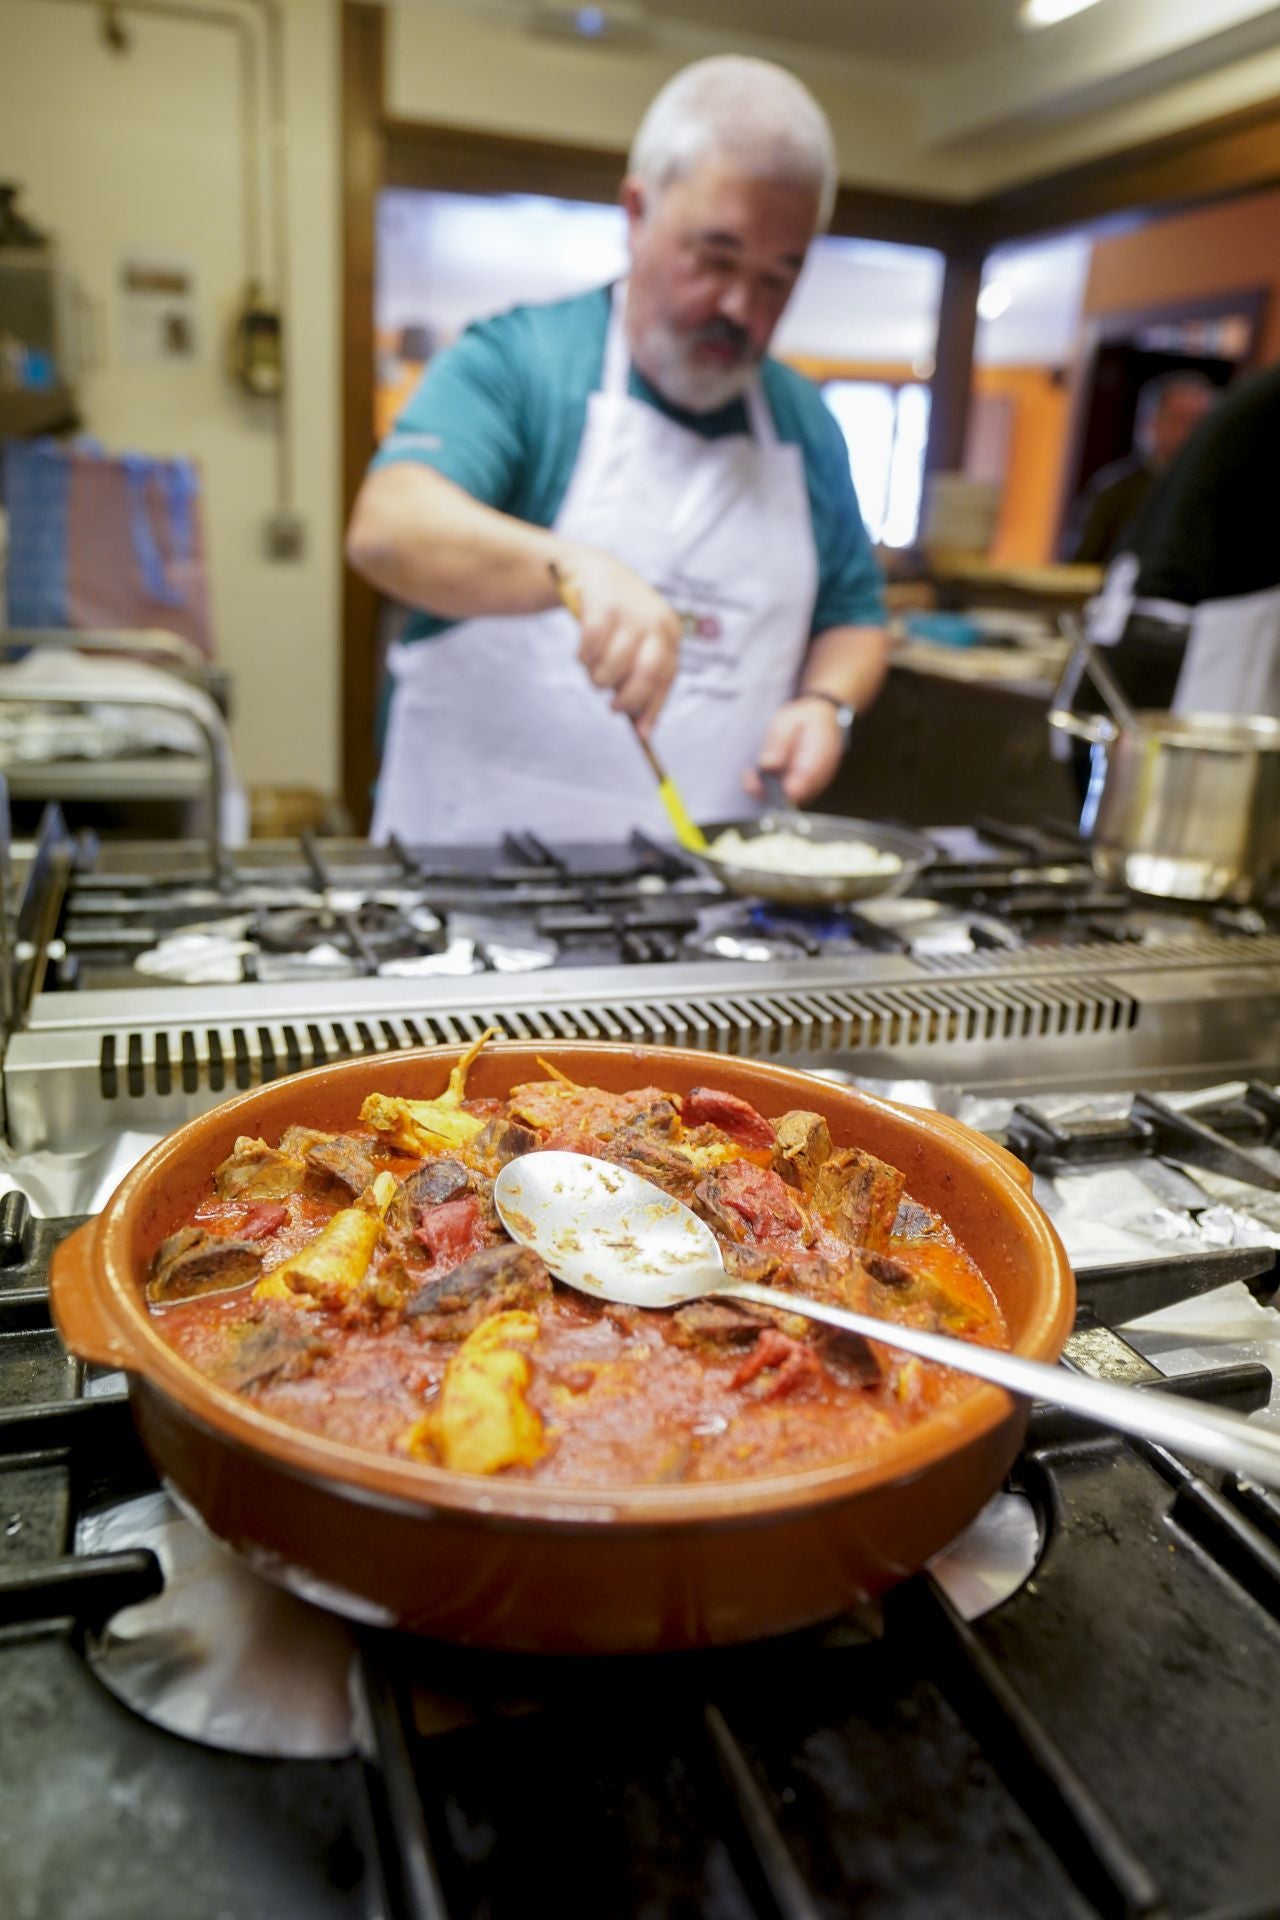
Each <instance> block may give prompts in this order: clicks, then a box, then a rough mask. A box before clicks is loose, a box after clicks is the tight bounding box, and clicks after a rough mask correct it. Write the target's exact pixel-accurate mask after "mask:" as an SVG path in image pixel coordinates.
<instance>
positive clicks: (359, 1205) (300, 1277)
mask: <svg viewBox="0 0 1280 1920" xmlns="http://www.w3.org/2000/svg"><path fill="white" fill-rule="evenodd" d="M395 1190H396V1181H395V1175H394V1174H390V1173H380V1174H379V1175H378V1177H377V1179H376V1180H374V1182H373V1184H372V1185H371V1186H369V1187H367V1188H366V1189H365V1191H364V1192H363V1193H362V1194H361V1195H360V1198H359V1199H358V1200H357V1201H356V1203H355V1205H354V1206H351V1207H341V1208H340V1209H339V1210H338V1212H337V1213H335V1214H334V1215H333V1218H332V1219H331V1220H330V1221H329V1223H328V1225H327V1226H324V1227H322V1228H321V1229H320V1231H319V1233H318V1234H317V1235H316V1237H315V1239H314V1240H308V1242H307V1244H306V1246H305V1247H300V1248H299V1250H298V1252H297V1253H294V1254H291V1255H290V1256H289V1258H288V1259H287V1260H284V1261H282V1262H281V1263H280V1265H279V1266H278V1267H273V1268H272V1269H271V1271H270V1273H268V1274H265V1275H264V1276H263V1278H262V1279H261V1280H259V1282H258V1284H257V1286H256V1287H255V1288H254V1290H253V1297H254V1299H255V1300H290V1301H292V1302H293V1304H294V1305H295V1306H320V1305H322V1304H323V1303H324V1301H325V1300H333V1299H335V1298H337V1299H345V1298H346V1297H347V1296H348V1295H349V1294H352V1293H354V1292H355V1290H356V1288H357V1287H358V1286H359V1285H360V1282H361V1281H362V1280H363V1279H364V1276H365V1274H366V1273H367V1272H368V1270H369V1262H370V1261H371V1260H372V1258H373V1250H374V1248H375V1247H376V1246H377V1244H378V1236H379V1234H380V1233H381V1232H382V1216H383V1214H384V1213H385V1212H386V1210H387V1208H388V1206H389V1205H390V1203H391V1200H392V1197H393V1195H394V1194H395Z"/></svg>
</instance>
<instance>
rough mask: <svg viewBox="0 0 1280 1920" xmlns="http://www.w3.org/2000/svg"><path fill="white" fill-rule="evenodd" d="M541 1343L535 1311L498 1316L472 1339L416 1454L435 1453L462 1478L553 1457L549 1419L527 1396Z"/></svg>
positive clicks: (414, 1445)
mask: <svg viewBox="0 0 1280 1920" xmlns="http://www.w3.org/2000/svg"><path fill="white" fill-rule="evenodd" d="M537 1337H538V1322H537V1320H536V1319H535V1318H534V1316H533V1314H531V1313H521V1312H518V1311H517V1312H509V1313H495V1314H493V1315H491V1316H490V1318H489V1319H487V1320H484V1321H482V1322H481V1323H480V1325H479V1326H478V1327H477V1328H476V1329H475V1331H474V1332H473V1333H470V1334H468V1336H467V1338H466V1339H465V1340H464V1341H463V1343H462V1345H461V1347H460V1348H459V1349H458V1351H457V1353H455V1354H454V1356H453V1359H452V1360H451V1361H450V1362H449V1365H448V1368H447V1369H446V1371H445V1376H444V1383H443V1385H442V1386H441V1389H440V1405H439V1408H438V1409H437V1411H436V1412H435V1413H434V1414H429V1415H428V1416H427V1418H426V1419H425V1420H422V1421H419V1422H418V1424H417V1426H415V1427H414V1428H413V1429H412V1431H411V1432H410V1434H409V1436H408V1447H409V1451H410V1452H411V1453H415V1454H417V1455H418V1456H419V1457H420V1458H421V1457H423V1455H426V1456H427V1457H428V1458H429V1457H431V1455H433V1454H434V1455H435V1457H437V1458H438V1459H439V1461H440V1464H441V1465H442V1466H445V1467H452V1468H453V1469H454V1470H455V1472H458V1473H501V1472H502V1470H503V1469H504V1468H505V1467H529V1466H532V1465H533V1464H534V1462H535V1461H536V1460H540V1459H541V1458H542V1455H543V1454H544V1453H545V1452H546V1438H545V1435H544V1433H543V1427H542V1421H541V1419H540V1417H539V1416H538V1414H537V1413H536V1412H535V1411H534V1409H533V1408H532V1407H531V1406H530V1405H529V1402H528V1400H527V1399H526V1397H525V1396H526V1394H527V1392H528V1388H529V1382H530V1380H531V1379H532V1377H533V1368H532V1365H531V1363H530V1360H529V1355H528V1353H527V1352H526V1351H525V1349H526V1348H528V1347H530V1346H532V1345H533V1343H534V1341H535V1340H536V1339H537Z"/></svg>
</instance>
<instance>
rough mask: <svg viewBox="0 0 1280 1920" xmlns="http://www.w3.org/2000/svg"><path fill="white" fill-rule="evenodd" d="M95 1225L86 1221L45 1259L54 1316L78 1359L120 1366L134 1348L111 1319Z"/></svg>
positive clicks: (131, 1354) (93, 1222) (103, 1364)
mask: <svg viewBox="0 0 1280 1920" xmlns="http://www.w3.org/2000/svg"><path fill="white" fill-rule="evenodd" d="M97 1224H98V1223H97V1221H96V1220H86V1221H85V1223H84V1225H83V1226H80V1227H77V1228H76V1230H75V1232H74V1233H70V1234H68V1235H67V1238H66V1239H65V1240H64V1241H62V1243H61V1244H60V1245H59V1246H58V1247H56V1248H55V1249H54V1254H53V1258H52V1260H51V1261H50V1263H49V1293H50V1299H51V1303H52V1306H53V1318H54V1322H55V1324H56V1326H57V1329H58V1332H59V1333H60V1334H61V1336H62V1339H63V1341H64V1342H65V1344H66V1345H67V1346H68V1347H69V1348H70V1349H71V1351H72V1353H74V1354H75V1356H76V1358H77V1359H78V1360H90V1361H92V1362H93V1364H94V1365H95V1366H99V1367H125V1366H128V1365H129V1363H130V1361H131V1360H132V1359H133V1351H132V1348H131V1347H130V1345H129V1342H128V1340H127V1339H125V1338H124V1336H123V1335H122V1334H121V1333H120V1332H119V1330H118V1329H117V1327H116V1326H115V1324H114V1322H113V1321H112V1319H111V1315H110V1307H109V1303H108V1300H107V1297H106V1289H105V1286H104V1283H103V1280H102V1277H101V1275H100V1272H99V1269H98V1263H97V1259H96V1257H95V1243H96V1239H97V1233H96V1228H97Z"/></svg>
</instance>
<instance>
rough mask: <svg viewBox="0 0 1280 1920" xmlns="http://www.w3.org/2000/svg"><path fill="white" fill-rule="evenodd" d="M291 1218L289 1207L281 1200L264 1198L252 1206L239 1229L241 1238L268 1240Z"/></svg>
mask: <svg viewBox="0 0 1280 1920" xmlns="http://www.w3.org/2000/svg"><path fill="white" fill-rule="evenodd" d="M288 1218H289V1209H288V1207H286V1206H285V1205H284V1204H283V1203H282V1202H281V1201H279V1200H264V1201H262V1202H261V1203H260V1205H258V1206H256V1207H250V1209H249V1211H248V1213H246V1215H245V1217H244V1219H243V1220H242V1221H241V1222H240V1226H239V1228H238V1230H237V1232H238V1237H239V1238H240V1239H241V1240H268V1239H270V1237H271V1235H272V1234H273V1233H279V1231H280V1229H281V1227H282V1226H283V1225H284V1223H285V1221H286V1220H287V1219H288Z"/></svg>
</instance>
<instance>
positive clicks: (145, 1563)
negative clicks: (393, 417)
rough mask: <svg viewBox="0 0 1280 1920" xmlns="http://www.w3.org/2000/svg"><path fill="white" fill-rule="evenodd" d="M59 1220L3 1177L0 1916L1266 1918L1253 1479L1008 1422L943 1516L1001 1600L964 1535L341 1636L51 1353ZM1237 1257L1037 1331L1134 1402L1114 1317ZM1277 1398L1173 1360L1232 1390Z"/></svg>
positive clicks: (1267, 1545) (1263, 1535)
mask: <svg viewBox="0 0 1280 1920" xmlns="http://www.w3.org/2000/svg"><path fill="white" fill-rule="evenodd" d="M75 1224H76V1223H75V1221H74V1220H70V1219H61V1220H53V1219H44V1220H36V1219H33V1218H32V1217H31V1216H30V1214H29V1213H28V1211H27V1209H26V1207H25V1204H24V1203H23V1202H21V1201H20V1200H19V1199H18V1198H17V1197H16V1196H13V1195H11V1196H9V1198H8V1199H6V1200H5V1201H4V1202H3V1203H0V1261H2V1262H3V1264H2V1265H0V1334H2V1337H0V1512H3V1514H4V1525H3V1529H2V1530H0V1683H2V1684H3V1687H4V1692H5V1701H6V1713H5V1714H4V1716H3V1717H2V1718H0V1835H2V1836H3V1843H4V1856H5V1901H6V1903H5V1911H6V1914H8V1915H11V1916H12V1920H51V1917H52V1916H54V1915H58V1916H63V1915H65V1916H68V1920H71V1916H79V1915H84V1916H88V1915H93V1916H94V1920H136V1916H137V1915H139V1914H141V1913H161V1912H167V1911H170V1910H172V1909H173V1908H174V1906H175V1903H176V1904H177V1905H179V1906H180V1907H181V1911H182V1912H183V1914H184V1915H188V1916H190V1920H222V1916H225V1915H228V1914H235V1915H236V1916H237V1920H276V1916H279V1915H284V1914H298V1913H306V1914H307V1915H309V1916H314V1920H449V1917H450V1916H455V1917H456V1920H482V1916H483V1917H484V1920H507V1917H508V1916H511V1917H512V1920H514V1917H515V1916H520V1917H521V1920H524V1916H527V1915H529V1914H531V1913H539V1914H540V1913H544V1912H551V1911H555V1912H557V1913H565V1914H570V1915H576V1914H584V1915H586V1914H590V1915H592V1916H595V1915H602V1914H608V1915H610V1916H616V1917H617V1920H632V1917H633V1916H634V1920H640V1916H652V1915H655V1914H661V1915H663V1916H673V1917H674V1920H681V1917H682V1916H688V1920H694V1917H695V1916H706V1915H715V1916H717V1917H718V1920H775V1917H776V1916H778V1915H783V1916H786V1920H838V1917H841V1916H845V1915H848V1914H851V1913H855V1912H856V1913H858V1914H860V1915H874V1916H879V1917H880V1920H914V1917H915V1916H925V1915H929V1916H936V1915H940V1914H948V1915H954V1916H956V1920H1027V1916H1029V1915H1035V1916H1036V1920H1059V1917H1060V1920H1101V1917H1103V1916H1106V1917H1107V1920H1111V1917H1112V1916H1118V1915H1128V1916H1138V1915H1148V1916H1157V1915H1164V1916H1170V1917H1171V1920H1209V1916H1211V1915H1212V1916H1217V1917H1218V1920H1222V1916H1226V1915H1231V1916H1233V1917H1234V1920H1264V1916H1271V1915H1274V1913H1275V1910H1276V1908H1275V1889H1276V1886H1277V1884H1278V1882H1280V1839H1278V1838H1277V1830H1276V1823H1275V1819H1274V1813H1273V1807H1272V1800H1273V1797H1274V1796H1273V1784H1272V1782H1273V1775H1274V1760H1275V1701H1276V1698H1277V1697H1278V1695H1280V1505H1278V1504H1277V1501H1276V1499H1275V1497H1274V1496H1272V1495H1270V1494H1266V1493H1263V1492H1261V1491H1260V1490H1259V1489H1258V1488H1256V1487H1252V1486H1250V1485H1248V1484H1245V1483H1241V1482H1238V1481H1235V1480H1233V1479H1231V1478H1230V1477H1228V1478H1227V1479H1226V1480H1223V1481H1218V1480H1217V1479H1216V1478H1209V1477H1206V1476H1204V1475H1202V1474H1200V1473H1198V1472H1195V1471H1192V1470H1191V1469H1189V1468H1188V1467H1187V1466H1186V1465H1185V1464H1183V1463H1182V1462H1180V1461H1179V1460H1177V1459H1175V1458H1174V1457H1173V1456H1171V1455H1169V1454H1168V1453H1166V1452H1164V1451H1163V1450H1162V1449H1160V1448H1156V1447H1152V1446H1148V1445H1145V1444H1143V1443H1135V1442H1121V1441H1117V1440H1112V1439H1109V1438H1106V1437H1103V1436H1099V1435H1098V1434H1097V1433H1096V1432H1093V1431H1091V1430H1088V1429H1085V1428H1082V1427H1080V1426H1079V1425H1078V1424H1077V1423H1076V1422H1075V1421H1074V1420H1072V1419H1071V1418H1069V1417H1067V1416H1064V1415H1062V1414H1059V1413H1056V1412H1053V1411H1050V1410H1048V1409H1043V1408H1038V1409H1035V1410H1034V1411H1033V1415H1032V1420H1031V1424H1030V1427H1029V1430H1028V1435H1027V1443H1026V1447H1025V1450H1024V1452H1023V1455H1022V1457H1021V1459H1020V1460H1019V1462H1018V1463H1017V1466H1016V1467H1015V1469H1014V1472H1013V1475H1012V1477H1011V1481H1010V1485H1009V1488H1008V1489H1007V1490H1006V1491H1005V1492H1004V1493H1002V1494H1001V1495H999V1496H997V1500H996V1502H995V1503H993V1508H992V1509H988V1511H987V1513H986V1515H984V1516H983V1517H982V1518H980V1520H979V1522H978V1523H975V1527H976V1530H977V1531H979V1532H981V1530H982V1529H983V1528H984V1527H986V1528H987V1529H988V1532H990V1531H991V1530H992V1529H993V1528H994V1530H995V1532H996V1534H997V1535H998V1536H999V1537H1000V1538H1001V1539H1007V1540H1009V1541H1012V1542H1015V1543H1018V1544H1019V1545H1021V1543H1024V1542H1025V1544H1026V1548H1027V1553H1026V1558H1025V1562H1024V1561H1022V1560H1021V1559H1017V1558H1016V1556H1015V1560H1016V1564H1015V1563H1014V1562H1011V1563H1010V1566H1009V1567H1006V1568H1004V1569H1003V1570H1002V1573H1001V1578H1000V1580H999V1582H998V1584H996V1585H995V1586H992V1585H991V1580H990V1574H989V1572H988V1571H984V1570H983V1569H982V1567H981V1566H979V1568H978V1570H977V1571H975V1570H974V1569H973V1568H972V1567H970V1569H969V1570H968V1571H967V1572H966V1552H965V1545H964V1543H963V1542H962V1543H961V1546H960V1547H959V1548H958V1549H957V1550H955V1552H953V1553H952V1554H950V1555H948V1557H947V1559H946V1560H944V1561H943V1562H941V1563H939V1564H938V1565H937V1566H935V1568H934V1569H933V1570H932V1571H931V1572H929V1573H926V1574H923V1575H920V1576H918V1577H917V1578H915V1579H914V1580H912V1581H910V1582H909V1583H908V1584H907V1585H905V1586H904V1587H902V1588H900V1589H898V1590H897V1591H896V1592H894V1593H893V1594H891V1595H890V1596H889V1598H888V1600H887V1602H886V1603H885V1605H884V1608H883V1611H882V1612H880V1613H878V1614H871V1613H866V1614H859V1615H857V1616H850V1617H847V1618H845V1619H841V1620H837V1621H835V1622H832V1623H830V1624H829V1625H828V1626H826V1627H824V1628H821V1629H818V1630H814V1631H812V1632H808V1633H804V1634H798V1635H795V1636H791V1637H789V1638H787V1639H784V1640H781V1641H777V1642H772V1643H766V1644H761V1645H757V1646H752V1647H745V1648H739V1649H735V1650H732V1651H728V1652H725V1653H721V1654H714V1655H713V1654H706V1655H682V1656H669V1657H665V1658H663V1657H655V1658H649V1659H644V1660H630V1661H628V1660H612V1661H607V1662H600V1661H592V1662H589V1663H584V1664H575V1663H573V1662H569V1661H553V1660H536V1659H516V1658H507V1657H501V1656H493V1655H481V1654H477V1653H474V1652H467V1651H465V1650H460V1649H455V1648H447V1647H442V1646H437V1645H432V1644H430V1643H421V1642H416V1641H410V1640H406V1639H403V1638H400V1637H397V1636H394V1635H389V1634H386V1633H382V1632H372V1631H364V1630H356V1629H349V1628H347V1627H346V1626H345V1625H343V1624H342V1623H339V1622H336V1621H334V1620H332V1619H331V1618H330V1617H329V1616H326V1615H322V1614H319V1613H317V1612H316V1610H314V1609H312V1608H309V1607H306V1606H305V1605H304V1604H303V1603H302V1602H300V1601H296V1600H293V1599H292V1598H291V1597H290V1596H287V1595H284V1594H279V1593H277V1592H276V1590H275V1589H273V1588H269V1587H267V1586H266V1585H265V1583H262V1582H260V1581H258V1580H257V1578H256V1576H254V1575H252V1574H250V1573H248V1572H247V1571H244V1570H241V1569H239V1568H237V1567H235V1566H234V1565H233V1564H232V1563H230V1562H225V1563H224V1557H223V1556H222V1555H221V1554H219V1553H217V1552H216V1551H215V1550H213V1549H211V1548H206V1547H205V1546H204V1543H203V1541H202V1539H201V1537H200V1536H198V1535H197V1534H196V1533H195V1531H194V1529H192V1528H191V1527H190V1526H189V1524H188V1523H187V1522H185V1521H183V1520H182V1519H181V1517H180V1516H179V1515H177V1514H176V1513H175V1512H174V1510H173V1509H172V1508H171V1507H170V1506H169V1505H168V1503H167V1502H166V1501H165V1499H164V1497H163V1495H162V1494H161V1493H160V1492H159V1490H158V1489H157V1486H156V1481H155V1477H154V1474H153V1471H152V1469H151V1467H150V1465H149V1463H148V1462H147V1460H146V1458H145V1457H144V1456H143V1454H142V1452H141V1450H140V1448H139V1446H138V1443H137V1441H136V1439H135V1437H134V1434H133V1428H132V1423H131V1421H130V1418H129V1414H128V1407H127V1401H126V1397H125V1394H124V1392H123V1390H122V1382H121V1380H120V1377H119V1376H111V1375H103V1374H101V1373H100V1372H98V1371H96V1370H93V1369H89V1370H87V1371H86V1370H84V1369H81V1368H79V1367H78V1366H77V1365H75V1364H74V1363H73V1362H71V1361H69V1360H68V1359H67V1357H66V1356H65V1354H64V1353H63V1352H62V1350H61V1348H60V1347H59V1344H58V1341H57V1338H56V1335H55V1334H54V1333H53V1332H52V1329H51V1326H50V1322H49V1314H48V1302H47V1291H46V1274H47V1262H48V1257H49V1252H50V1250H51V1248H52V1246H53V1245H54V1244H56V1242H57V1240H58V1239H59V1238H60V1237H61V1236H62V1234H63V1233H64V1232H66V1231H68V1230H69V1229H70V1228H71V1227H72V1226H73V1225H75ZM1270 1263H1271V1256H1270V1255H1269V1254H1260V1253H1258V1252H1248V1253H1241V1252H1240V1251H1239V1250H1234V1249H1233V1250H1228V1251H1227V1252H1225V1253H1222V1254H1217V1255H1210V1256H1196V1257H1190V1258H1186V1259H1183V1260H1182V1261H1180V1262H1179V1261H1175V1262H1173V1263H1169V1262H1165V1263H1164V1264H1163V1267H1162V1268H1150V1269H1148V1270H1146V1271H1143V1270H1141V1269H1140V1268H1139V1267H1138V1266H1135V1265H1134V1264H1133V1263H1129V1264H1128V1265H1127V1266H1126V1267H1125V1268H1124V1269H1123V1270H1121V1269H1114V1268H1113V1269H1107V1268H1097V1269H1095V1270H1094V1271H1092V1272H1091V1273H1089V1274H1086V1275H1084V1276H1082V1286H1081V1314H1080V1320H1079V1323H1078V1326H1077V1331H1076V1333H1075V1334H1074V1335H1073V1336H1072V1340H1071V1343H1070V1345H1069V1348H1068V1358H1069V1360H1070V1361H1071V1362H1072V1363H1073V1364H1075V1365H1078V1366H1080V1367H1082V1368H1084V1369H1085V1370H1088V1371H1094V1372H1105V1373H1108V1374H1109V1375H1110V1376H1111V1377H1113V1378H1121V1379H1125V1380H1128V1381H1130V1382H1132V1383H1133V1384H1135V1385H1137V1386H1139V1387H1140V1386H1141V1385H1142V1384H1143V1383H1145V1382H1149V1381H1151V1380H1153V1379H1156V1378H1158V1377H1159V1375H1158V1373H1157V1370H1156V1368H1155V1367H1154V1366H1153V1365H1152V1364H1151V1362H1150V1361H1149V1360H1147V1359H1144V1358H1143V1357H1142V1355H1141V1354H1140V1352H1139V1351H1137V1349H1136V1347H1135V1346H1134V1345H1132V1344H1130V1342H1129V1340H1127V1339H1124V1338H1121V1337H1120V1336H1119V1335H1118V1334H1116V1333H1115V1332H1114V1331H1113V1330H1112V1327H1113V1324H1114V1323H1116V1322H1118V1321H1121V1320H1123V1319H1124V1318H1125V1317H1126V1316H1127V1315H1129V1314H1131V1313H1132V1312H1134V1311H1136V1310H1142V1309H1144V1308H1145V1306H1146V1305H1148V1304H1149V1302H1150V1299H1151V1297H1152V1295H1153V1293H1155V1294H1158V1296H1159V1297H1160V1298H1161V1299H1163V1300H1164V1301H1166V1302H1168V1301H1176V1300H1177V1299H1179V1298H1181V1297H1183V1296H1195V1295H1197V1294H1199V1293H1200V1291H1201V1290H1202V1289H1203V1288H1204V1287H1206V1286H1210V1285H1214V1284H1216V1283H1218V1282H1220V1281H1222V1280H1223V1279H1226V1278H1235V1279H1243V1280H1245V1281H1246V1282H1247V1283H1248V1285H1249V1286H1250V1287H1251V1288H1252V1289H1253V1291H1254V1292H1255V1293H1257V1294H1260V1295H1262V1296H1263V1297H1266V1296H1267V1295H1268V1294H1269V1293H1270V1292H1271V1290H1272V1288H1273V1286H1274V1282H1275V1274H1274V1272H1273V1271H1270V1272H1269V1271H1268V1269H1269V1267H1270ZM1135 1338H1136V1336H1135ZM1269 1386H1270V1379H1269V1375H1268V1373H1267V1370H1266V1369H1265V1368H1264V1367H1261V1366H1259V1365H1257V1364H1251V1363H1244V1364H1240V1363H1237V1364H1232V1365H1225V1366H1224V1365H1221V1364H1218V1365H1210V1366H1209V1367H1207V1368H1201V1369H1195V1370H1192V1371H1189V1372H1183V1373H1181V1375H1180V1377H1179V1380H1178V1390H1179V1391H1180V1392H1183V1393H1186V1394H1190V1395H1194V1396H1196V1397H1199V1398H1204V1399H1207V1400H1211V1401H1213V1402H1215V1403H1217V1404H1220V1405H1228V1406H1231V1407H1234V1408H1235V1409H1237V1410H1240V1411H1248V1410H1251V1409H1254V1408H1256V1407H1258V1406H1260V1405H1261V1404H1262V1403H1263V1402H1264V1401H1265V1399H1266V1396H1267V1393H1268V1389H1269ZM993 1602H997V1603H998V1604H993ZM179 1735H181V1736H182V1737H178V1736H179Z"/></svg>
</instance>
